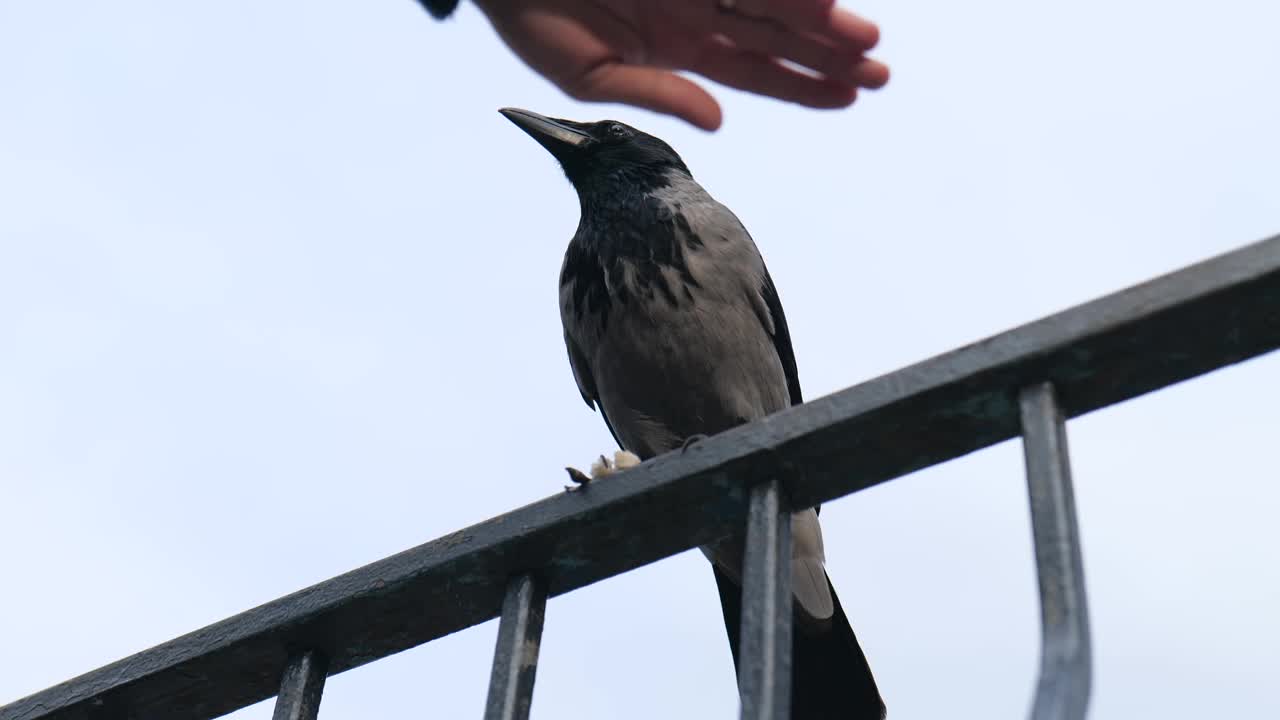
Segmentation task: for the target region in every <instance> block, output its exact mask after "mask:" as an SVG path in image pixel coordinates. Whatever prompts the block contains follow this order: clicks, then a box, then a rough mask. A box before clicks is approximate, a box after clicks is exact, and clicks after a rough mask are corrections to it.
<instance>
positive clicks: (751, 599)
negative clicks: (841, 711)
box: [738, 480, 791, 720]
mask: <svg viewBox="0 0 1280 720" xmlns="http://www.w3.org/2000/svg"><path fill="white" fill-rule="evenodd" d="M750 503H751V504H750V506H749V508H748V511H747V541H746V542H747V546H746V551H745V553H744V557H743V563H742V640H741V643H740V645H739V647H740V648H741V651H740V654H739V670H738V688H739V692H740V693H741V695H742V720H785V719H786V718H787V717H789V716H790V714H791V513H790V511H788V510H787V509H786V508H784V507H783V506H782V498H781V491H780V489H779V486H778V482H777V481H776V480H770V481H769V482H765V483H760V484H758V485H756V486H755V487H753V488H751V500H750Z"/></svg>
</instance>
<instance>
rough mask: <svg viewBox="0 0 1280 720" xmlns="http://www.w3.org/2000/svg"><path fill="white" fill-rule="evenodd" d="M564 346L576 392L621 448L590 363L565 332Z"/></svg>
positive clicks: (620, 442) (620, 441)
mask: <svg viewBox="0 0 1280 720" xmlns="http://www.w3.org/2000/svg"><path fill="white" fill-rule="evenodd" d="M789 342H790V341H788V343H789ZM564 346H565V348H567V349H568V350H569V367H571V368H573V379H574V381H576V382H577V383H578V392H580V393H582V399H583V401H585V402H586V403H587V407H589V408H591V409H592V410H599V411H600V417H602V418H604V426H605V427H607V428H609V434H610V435H612V436H613V441H614V442H616V443H618V447H619V448H621V447H622V440H621V439H620V438H619V437H618V433H616V432H614V430H613V423H611V422H609V416H608V415H606V414H605V411H604V405H603V404H602V403H601V402H600V393H599V391H598V390H596V381H595V378H593V377H592V376H591V365H590V364H588V363H587V358H586V356H585V355H583V354H582V351H581V350H579V349H578V346H577V344H576V343H574V342H573V338H571V337H569V333H567V332H566V333H565V334H564Z"/></svg>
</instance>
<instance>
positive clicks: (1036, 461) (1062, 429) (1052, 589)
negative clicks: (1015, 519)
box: [1020, 383, 1092, 720]
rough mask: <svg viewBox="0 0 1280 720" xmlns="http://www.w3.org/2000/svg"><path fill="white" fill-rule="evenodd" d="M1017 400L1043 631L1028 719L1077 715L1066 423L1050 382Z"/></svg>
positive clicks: (1080, 573) (1078, 599) (1076, 570)
mask: <svg viewBox="0 0 1280 720" xmlns="http://www.w3.org/2000/svg"><path fill="white" fill-rule="evenodd" d="M1020 405H1021V411H1022V412H1021V415H1022V447H1023V452H1024V454H1025V456H1026V464H1027V490H1028V493H1029V494H1030V499H1031V531H1032V536H1033V538H1034V540H1035V551H1036V569H1037V571H1038V573H1039V580H1040V623H1041V635H1042V637H1041V648H1040V680H1039V683H1038V685H1037V687H1036V697H1035V700H1034V701H1033V703H1032V708H1031V718H1032V720H1080V719H1081V718H1083V717H1084V716H1085V710H1086V709H1087V708H1088V706H1089V685H1090V680H1091V673H1092V668H1091V661H1090V656H1089V650H1090V648H1089V608H1088V602H1087V599H1086V597H1085V589H1084V562H1083V559H1082V557H1081V551H1080V530H1079V528H1078V526H1077V523H1076V501H1075V494H1074V492H1073V491H1072V488H1071V463H1070V458H1069V457H1068V454H1067V427H1066V421H1065V420H1064V419H1063V414H1062V409H1061V408H1060V407H1059V406H1058V401H1057V398H1056V397H1055V395H1054V390H1053V385H1051V384H1049V383H1042V384H1039V385H1033V386H1031V387H1028V388H1026V389H1025V390H1023V391H1022V394H1021V397H1020Z"/></svg>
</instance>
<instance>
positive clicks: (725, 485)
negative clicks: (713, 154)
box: [0, 237, 1280, 720]
mask: <svg viewBox="0 0 1280 720" xmlns="http://www.w3.org/2000/svg"><path fill="white" fill-rule="evenodd" d="M1278 346H1280V237H1278V238H1272V239H1269V240H1265V241H1262V242H1260V243H1256V244H1253V245H1250V246H1247V247H1245V248H1242V249H1240V250H1237V251H1234V252H1231V253H1228V254H1226V255H1222V256H1219V257H1217V258H1214V259H1211V260H1208V261H1206V262H1202V263H1199V264H1197V265H1194V266H1191V267H1189V268H1186V269H1184V270H1181V271H1178V272H1175V273H1172V274H1170V275H1166V276H1164V277H1161V278H1158V279H1156V280H1152V281H1150V282H1147V283H1144V284H1142V285H1138V286H1136V287H1133V288H1130V289H1128V290H1124V291H1122V292H1119V293H1116V294H1114V295H1109V296H1107V297H1104V298H1102V299H1099V300H1096V301H1093V302H1090V303H1086V304H1084V305H1081V306H1078V307H1075V308H1073V309H1070V310H1067V311H1065V312H1062V313H1059V314H1056V315H1052V316H1050V317H1047V318H1045V319H1042V320H1039V321H1037V322H1033V323H1030V324H1028V325H1025V326H1022V327H1020V328H1017V329H1015V330H1012V331H1009V332H1006V333H1003V334H1000V335H997V336H994V337H992V338H990V339H987V340H984V341H982V342H979V343H975V344H973V345H970V346H967V347H964V348H961V349H959V350H956V351H953V352H950V353H946V354H944V355H941V356H939V357H936V358H933V359H931V360H927V361H925V362H922V363H919V364H917V365H912V366H910V367H907V368H904V369H902V370H899V371H897V372H893V373H890V374H888V375H885V376H883V377H879V378H876V379H874V380H871V381H868V382H865V383H862V384H860V385H857V386H854V387H852V388H849V389H847V390H843V391H840V392H837V393H834V394H832V395H829V396H827V397H823V398H819V399H817V400H814V401H812V402H809V403H806V404H804V405H801V406H797V407H794V408H790V409H788V410H786V411H783V412H781V413H778V414H776V415H772V416H770V417H768V418H765V419H763V420H761V421H759V422H755V423H752V424H750V425H746V426H743V427H740V428H736V429H734V430H731V431H729V432H726V433H723V434H721V435H718V436H716V437H713V438H711V439H709V440H707V441H705V442H702V443H698V444H697V445H694V446H692V447H690V449H689V450H688V452H683V453H673V454H669V455H665V456H662V457H659V458H656V459H654V460H653V461H650V462H647V463H645V464H644V465H642V466H640V467H638V468H636V469H633V470H628V471H627V472H624V473H621V474H619V475H617V476H615V477H611V478H609V479H608V480H605V481H602V482H599V483H596V484H593V485H591V486H590V487H588V488H586V489H585V490H584V491H582V492H573V493H557V494H556V495H555V496H553V497H550V498H547V499H546V500H542V501H540V502H537V503H534V504H532V505H528V506H526V507H523V508H520V509H518V510H515V511H513V512H510V513H507V514H505V515H502V516H499V517H496V518H493V519H491V520H488V521H485V522H482V523H480V524H478V525H474V526H472V527H469V528H466V529H464V530H461V531H459V532H456V533H453V534H451V535H447V536H445V537H442V538H440V539H437V540H434V541H432V542H428V543H426V544H424V545H420V546H418V547H416V548H413V549H411V550H407V551H405V552H402V553H400V554H398V555H393V556H391V557H388V558H386V559H383V560H379V561H378V562H374V563H372V564H369V565H366V566H364V567H362V568H359V569H357V570H353V571H351V572H349V573H346V574H344V575H340V576H338V577H335V578H332V579H330V580H327V581H325V582H322V583H319V584H317V585H314V586H312V587H309V588H307V589H305V590H301V591H299V592H296V593H293V594H292V595H288V596H286V597H283V598H280V599H278V600H275V601H273V602H269V603H267V604H265V605H262V606H260V607H257V608H254V609H252V610H249V611H247V612H244V613H242V614H240V615H236V616H234V617H231V618H229V619H227V620H223V621H221V622H218V623H215V624H213V625H210V626H208V627H205V628H203V629H201V630H197V631H195V632H193V633H190V634H188V635H184V636H182V637H179V638H177V639H175V640H171V641H169V642H166V643H164V644H162V645H159V646H156V647H154V648H152V649H150V650H147V651H145V652H141V653H138V654H137V655H133V656H131V657H128V658H125V659H123V660H120V661H118V662H115V663H112V664H110V665H107V666H105V667H103V668H100V669H98V670H94V671H92V672H90V673H87V674H85V675H82V676H80V677H78V678H75V679H72V680H69V681H67V682H64V683H62V684H60V685H56V686H54V687H51V688H49V689H47V690H44V691H42V692H39V693H36V694H35V695H32V696H29V697H26V698H23V699H20V700H17V701H16V702H13V703H11V704H9V705H6V706H4V707H2V708H0V720H35V719H36V718H88V717H91V716H97V715H99V714H100V713H101V709H102V708H113V709H118V710H119V712H121V713H127V714H128V715H129V716H131V717H157V718H160V717H163V718H166V719H167V720H203V719H204V718H213V717H216V716H218V715H222V714H224V713H227V712H230V711H232V710H235V709H237V708H240V707H244V706H246V705H249V704H252V703H255V702H258V701H260V700H263V699H265V698H268V697H271V696H272V695H275V694H276V693H277V692H278V690H279V687H280V684H279V683H280V678H281V673H282V671H283V669H284V668H285V667H286V666H287V663H288V662H289V660H290V657H292V656H293V651H294V650H295V649H296V648H306V649H308V650H314V651H316V652H318V653H321V654H322V655H323V657H325V658H327V663H328V664H327V672H328V673H329V674H334V673H339V672H343V671H344V670H349V669H351V668H353V667H357V666H359V665H363V664H365V663H368V662H371V661H373V660H377V659H379V658H382V657H385V656H387V655H390V654H392V653H396V652H400V651H402V650H405V649H407V648H410V647H414V646H416V645H419V644H422V643H424V642H427V641H429V640H432V639H434V638H438V637H440V636H442V635H446V634H448V633H451V632H455V631H457V630H461V629H463V628H466V627H469V626H472V625H475V624H477V623H480V622H484V621H486V620H489V619H491V618H493V617H495V616H497V615H498V614H499V613H500V612H501V609H502V606H503V599H504V597H505V595H506V593H507V590H508V587H509V583H510V580H511V579H512V578H516V577H520V576H523V575H527V574H532V575H533V576H534V577H537V578H538V580H539V583H542V585H541V587H542V588H544V589H545V592H546V594H547V596H548V597H553V596H556V595H559V594H561V593H565V592H568V591H570V590H573V589H575V588H579V587H582V586H584V585H587V584H589V583H593V582H596V581H598V580H601V579H603V578H607V577H610V576H613V575H616V574H618V573H621V572H625V571H627V570H630V569H633V568H636V567H639V566H641V565H645V564H647V563H650V562H653V561H655V560H658V559H661V558H663V557H666V556H669V555H672V554H675V553H677V552H681V551H683V550H686V549H689V548H691V547H694V546H697V545H702V544H706V543H708V542H710V541H714V540H717V539H719V538H723V537H726V536H728V535H730V534H733V533H735V532H740V531H741V529H742V528H744V527H745V526H746V525H745V523H746V518H747V506H748V496H749V495H750V492H751V488H753V487H754V486H755V485H757V484H759V483H762V482H768V481H772V480H775V479H776V480H777V481H778V483H779V485H780V490H781V497H782V498H783V502H784V503H785V506H786V507H788V508H798V507H805V506H811V505H815V504H818V503H821V502H825V501H828V500H832V499H834V498H837V497H840V496H843V495H847V494H849V493H852V492H855V491H857V490H861V489H864V488H867V487H870V486H872V485H875V484H877V483H880V482H884V481H886V480H889V479H892V478H895V477H898V476H900V475H904V474H907V473H910V472H912V471H915V470H919V469H921V468H924V467H928V466H930V465H934V464H937V463H940V462H944V461H946V460H950V459H952V458H956V457H959V456H961V455H964V454H966V453H969V452H972V451H974V450H978V449H981V448H984V447H988V446H990V445H993V444H995V443H998V442H1001V441H1004V440H1008V439H1010V438H1013V437H1016V436H1018V435H1019V434H1020V433H1021V430H1022V428H1021V420H1020V410H1019V407H1020V406H1019V393H1020V391H1021V390H1022V388H1025V387H1029V386H1032V385H1036V384H1038V383H1044V382H1048V383H1051V384H1052V385H1053V387H1054V389H1055V392H1056V397H1057V400H1058V403H1059V407H1060V412H1061V413H1062V415H1063V417H1074V416H1077V415H1080V414H1082V413H1086V412H1089V411H1091V410H1094V409H1097V408H1100V407H1103V406H1106V405H1111V404H1114V403H1118V402H1121V401H1123V400H1127V399H1129V398H1132V397H1135V396H1137V395H1141V394H1143V393H1146V392H1149V391H1151V390H1155V389H1158V388H1162V387H1165V386H1167V385H1170V384H1173V383H1176V382H1179V381H1181V380H1185V379H1187V378H1191V377H1194V376H1196V375H1199V374H1201V373H1204V372H1208V371H1210V370H1213V369H1215V368H1219V367H1222V366H1224V365H1229V364H1231V363H1235V362H1239V361H1241V360H1244V359H1247V358H1250V357H1253V356H1255V355H1258V354H1261V353H1263V352H1267V351H1269V350H1273V349H1275V348H1276V347H1278ZM553 482H554V481H553V480H552V479H551V478H550V476H548V479H547V484H548V486H551V485H552V483H553Z"/></svg>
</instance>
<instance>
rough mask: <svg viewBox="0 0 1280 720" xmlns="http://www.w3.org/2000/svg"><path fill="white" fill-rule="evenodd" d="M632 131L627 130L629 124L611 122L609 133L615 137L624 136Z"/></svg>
mask: <svg viewBox="0 0 1280 720" xmlns="http://www.w3.org/2000/svg"><path fill="white" fill-rule="evenodd" d="M629 134H630V133H628V132H627V126H626V125H623V124H622V123H610V124H609V135H610V136H611V137H615V138H624V137H626V136H627V135H629Z"/></svg>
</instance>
